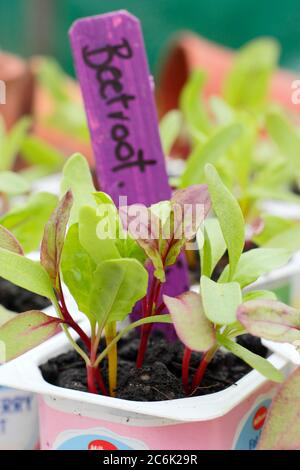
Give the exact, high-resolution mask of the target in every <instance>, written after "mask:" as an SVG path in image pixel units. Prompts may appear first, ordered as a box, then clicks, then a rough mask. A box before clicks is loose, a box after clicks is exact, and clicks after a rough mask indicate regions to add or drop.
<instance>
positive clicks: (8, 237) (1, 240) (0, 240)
mask: <svg viewBox="0 0 300 470" xmlns="http://www.w3.org/2000/svg"><path fill="white" fill-rule="evenodd" d="M0 247H1V248H4V249H5V250H8V251H13V252H14V253H18V254H19V255H23V254H24V253H23V248H22V247H21V245H20V243H19V242H18V240H17V239H16V237H15V236H14V235H13V234H12V233H10V231H9V230H7V229H6V228H5V227H3V226H2V225H0Z"/></svg>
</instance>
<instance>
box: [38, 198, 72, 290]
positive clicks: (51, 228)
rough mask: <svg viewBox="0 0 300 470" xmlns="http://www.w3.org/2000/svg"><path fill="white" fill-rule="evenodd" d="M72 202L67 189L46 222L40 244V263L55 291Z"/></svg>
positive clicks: (58, 287)
mask: <svg viewBox="0 0 300 470" xmlns="http://www.w3.org/2000/svg"><path fill="white" fill-rule="evenodd" d="M72 204H73V196H72V193H71V191H68V192H67V193H66V194H65V196H64V197H63V198H62V200H61V201H60V203H59V205H58V207H57V208H56V209H55V211H54V212H53V214H52V215H51V217H50V220H49V221H48V222H47V224H46V227H45V231H44V237H43V240H42V245H41V264H42V265H43V266H44V268H45V269H46V271H47V273H48V274H49V277H50V279H51V281H52V284H53V287H54V288H56V289H57V291H59V290H60V286H59V266H60V259H61V253H62V249H63V245H64V239H65V235H66V229H67V224H68V220H69V217H70V212H71V208H72Z"/></svg>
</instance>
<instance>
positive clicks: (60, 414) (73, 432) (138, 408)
mask: <svg viewBox="0 0 300 470" xmlns="http://www.w3.org/2000/svg"><path fill="white" fill-rule="evenodd" d="M74 337H75V338H76V335H74ZM69 349H70V345H69V343H68V341H67V339H66V338H65V336H64V335H63V334H61V333H60V334H58V335H57V336H56V337H54V338H51V339H50V340H48V341H47V342H46V343H44V344H42V345H40V346H38V347H37V348H35V350H34V351H30V352H28V353H26V354H24V355H23V356H22V357H20V358H18V359H15V360H13V361H11V362H9V363H7V364H5V365H3V366H2V367H1V369H0V384H2V385H6V386H10V387H16V386H18V387H19V388H21V389H22V390H25V391H30V392H35V393H38V394H39V395H40V400H39V406H40V408H39V410H40V430H41V435H40V440H41V448H42V449H51V450H56V449H59V450H72V449H73V450H74V449H78V450H81V449H86V450H88V449H108V450H112V449H134V450H136V449H151V450H159V449H163V450H176V449H177V450H179V449H180V450H189V449H191V450H201V449H254V448H255V446H256V443H257V441H258V438H259V435H260V432H261V429H262V426H263V422H264V419H265V416H266V411H267V408H268V406H269V405H270V403H271V400H272V397H273V395H274V393H275V391H276V387H277V385H276V384H274V383H272V382H270V381H269V380H267V379H265V378H264V377H263V376H262V375H260V374H259V373H258V372H257V371H254V370H253V371H251V372H250V373H249V374H247V375H246V376H245V377H243V378H242V379H241V380H239V381H238V383H237V384H236V385H232V386H230V387H228V388H227V389H225V390H223V391H220V392H217V393H214V394H211V395H206V396H202V397H190V398H184V399H177V400H170V401H160V402H136V401H128V400H122V399H118V398H111V397H104V396H100V395H93V394H89V393H85V392H79V391H75V390H69V389H64V388H60V387H57V386H54V385H51V384H49V383H47V382H46V381H45V380H44V379H43V377H42V375H41V372H40V369H39V365H41V364H42V363H44V362H46V361H47V360H48V359H50V358H53V357H55V356H57V355H58V354H60V353H63V352H66V351H67V350H69ZM269 361H270V362H271V363H272V364H273V365H274V366H275V367H277V368H278V369H280V370H282V371H283V372H285V373H288V372H289V369H290V366H289V362H288V361H287V360H286V359H284V358H283V357H281V356H280V355H277V354H272V355H271V356H270V357H269Z"/></svg>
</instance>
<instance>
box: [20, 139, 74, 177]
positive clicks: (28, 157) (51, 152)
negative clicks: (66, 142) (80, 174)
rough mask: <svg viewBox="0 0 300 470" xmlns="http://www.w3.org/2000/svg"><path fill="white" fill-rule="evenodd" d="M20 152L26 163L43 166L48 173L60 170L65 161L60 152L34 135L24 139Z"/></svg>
mask: <svg viewBox="0 0 300 470" xmlns="http://www.w3.org/2000/svg"><path fill="white" fill-rule="evenodd" d="M21 153H22V157H23V158H24V160H25V161H26V162H27V163H29V164H30V165H37V166H41V167H44V168H46V169H47V172H49V173H51V172H54V171H58V170H60V169H61V168H62V167H63V165H64V163H65V161H66V159H65V157H64V155H63V154H62V153H61V152H59V151H58V150H57V149H56V148H54V147H52V146H51V145H49V144H47V143H46V142H45V141H43V140H41V139H39V138H38V137H35V136H29V137H26V138H25V139H24V141H23V143H22V146H21Z"/></svg>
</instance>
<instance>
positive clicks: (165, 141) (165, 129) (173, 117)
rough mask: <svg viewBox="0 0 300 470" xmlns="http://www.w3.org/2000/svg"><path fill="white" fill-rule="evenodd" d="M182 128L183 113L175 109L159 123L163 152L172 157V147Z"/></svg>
mask: <svg viewBox="0 0 300 470" xmlns="http://www.w3.org/2000/svg"><path fill="white" fill-rule="evenodd" d="M181 127H182V115H181V112H180V111H178V110H176V109H173V110H172V111H169V112H168V113H167V114H165V115H164V116H163V118H162V119H161V120H160V123H159V132H160V139H161V143H162V148H163V152H164V154H165V155H167V156H168V155H170V153H171V150H172V147H173V145H174V143H175V142H176V139H177V138H178V136H179V134H180V131H181Z"/></svg>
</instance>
